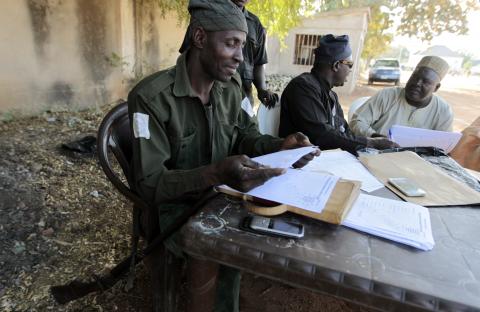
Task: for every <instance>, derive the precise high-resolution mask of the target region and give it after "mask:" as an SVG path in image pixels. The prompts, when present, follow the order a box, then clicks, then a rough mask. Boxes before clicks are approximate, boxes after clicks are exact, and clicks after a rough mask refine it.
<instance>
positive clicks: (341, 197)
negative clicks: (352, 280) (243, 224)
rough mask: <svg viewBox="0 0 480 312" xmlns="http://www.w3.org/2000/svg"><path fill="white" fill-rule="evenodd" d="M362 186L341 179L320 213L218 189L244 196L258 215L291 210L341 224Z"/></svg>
mask: <svg viewBox="0 0 480 312" xmlns="http://www.w3.org/2000/svg"><path fill="white" fill-rule="evenodd" d="M360 186H361V182H358V181H350V180H343V179H340V180H339V181H338V182H337V184H336V185H335V188H334V189H333V192H332V194H331V195H330V197H329V199H328V201H327V204H326V205H325V207H324V208H323V210H322V212H320V213H315V212H313V211H310V210H305V209H302V208H298V207H294V206H291V205H286V204H278V205H275V206H271V207H267V206H262V205H261V204H258V203H257V202H256V201H255V199H253V198H251V197H250V196H249V195H246V194H243V193H241V192H238V191H235V190H232V189H230V190H226V189H218V190H219V191H220V192H223V193H226V194H228V195H231V196H235V197H239V198H243V199H244V200H245V206H246V207H247V209H248V210H249V211H251V212H253V213H255V214H258V215H262V216H275V215H279V214H282V213H284V212H287V211H290V212H293V213H296V214H299V215H303V216H307V217H311V218H314V219H317V220H321V221H325V222H328V223H333V224H340V223H341V222H342V221H343V219H344V218H345V217H346V216H347V214H348V212H349V211H350V209H351V208H352V205H353V203H354V202H355V200H356V199H357V197H358V195H359V194H360Z"/></svg>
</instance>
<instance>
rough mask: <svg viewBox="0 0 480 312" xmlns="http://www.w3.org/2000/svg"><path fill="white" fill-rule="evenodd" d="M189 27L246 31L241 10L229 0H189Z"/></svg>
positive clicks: (245, 23)
mask: <svg viewBox="0 0 480 312" xmlns="http://www.w3.org/2000/svg"><path fill="white" fill-rule="evenodd" d="M188 11H189V12H190V15H191V19H190V28H191V29H193V28H195V27H197V26H201V27H203V29H205V30H206V31H223V30H239V31H243V32H245V33H248V27H247V21H246V19H245V14H244V13H243V12H242V10H241V9H240V8H239V7H237V6H236V5H235V4H233V3H232V1H230V0H190V2H189V4H188Z"/></svg>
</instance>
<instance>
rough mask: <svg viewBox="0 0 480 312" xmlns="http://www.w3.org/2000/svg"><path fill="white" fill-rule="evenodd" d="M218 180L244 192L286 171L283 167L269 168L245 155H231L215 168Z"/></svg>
mask: <svg viewBox="0 0 480 312" xmlns="http://www.w3.org/2000/svg"><path fill="white" fill-rule="evenodd" d="M214 171H215V173H216V174H217V176H218V181H219V182H220V183H224V184H226V185H228V186H230V187H233V188H234V189H237V190H239V191H242V192H248V191H249V190H251V189H253V188H255V187H257V186H259V185H262V184H263V183H265V182H266V181H267V180H269V179H270V178H273V177H276V176H279V175H281V174H283V173H285V172H286V170H285V169H282V168H269V167H266V166H264V165H262V164H259V163H257V162H255V161H253V160H251V159H250V158H249V157H247V156H245V155H238V156H230V157H227V158H225V159H224V160H223V161H221V162H219V163H217V164H216V165H215V168H214Z"/></svg>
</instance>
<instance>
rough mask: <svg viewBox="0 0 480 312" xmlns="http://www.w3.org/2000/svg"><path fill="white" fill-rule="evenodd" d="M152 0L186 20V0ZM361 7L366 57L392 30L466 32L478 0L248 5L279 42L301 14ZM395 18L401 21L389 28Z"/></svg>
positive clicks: (382, 47) (254, 0)
mask: <svg viewBox="0 0 480 312" xmlns="http://www.w3.org/2000/svg"><path fill="white" fill-rule="evenodd" d="M137 1H148V0H137ZM154 1H156V2H157V3H158V4H159V6H160V9H161V11H162V13H163V14H165V13H166V12H167V11H170V10H174V11H176V12H177V14H178V15H179V16H180V18H181V19H183V20H188V12H187V10H186V8H187V5H188V0H154ZM361 7H369V8H370V21H369V25H368V32H367V35H366V38H365V43H364V49H363V53H362V57H363V58H365V59H367V60H369V59H371V58H374V57H376V56H378V55H380V54H382V53H383V52H385V51H386V50H387V49H388V47H389V45H390V43H391V41H392V39H393V36H394V35H395V34H396V35H407V36H410V37H416V38H418V39H420V40H422V41H430V40H431V39H432V38H433V37H435V36H437V35H439V34H441V33H442V32H450V33H454V34H465V33H467V31H468V28H467V14H468V12H469V11H470V10H472V9H474V8H477V7H478V4H477V2H476V0H460V1H456V0H251V1H250V3H249V4H248V5H247V8H248V10H250V11H252V12H253V13H255V14H256V15H257V16H258V17H259V18H260V20H261V21H262V23H263V25H264V26H265V27H266V28H267V32H268V34H269V35H271V36H272V35H273V36H277V37H278V38H279V39H280V42H283V39H284V38H285V37H286V36H287V34H288V31H289V30H290V29H292V28H294V27H296V26H298V25H299V23H300V21H301V19H302V18H303V17H304V16H310V15H313V14H315V13H318V12H326V11H332V10H338V9H346V8H361ZM395 20H399V21H400V23H399V25H398V27H397V28H396V29H392V26H393V25H394V21H395Z"/></svg>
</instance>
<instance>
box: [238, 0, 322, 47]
mask: <svg viewBox="0 0 480 312" xmlns="http://www.w3.org/2000/svg"><path fill="white" fill-rule="evenodd" d="M315 2H316V1H315V0H252V1H250V3H249V4H248V5H247V8H248V10H249V11H252V12H253V13H254V14H255V15H257V16H258V18H259V19H260V21H261V22H262V24H263V26H264V27H265V28H266V29H267V32H268V34H269V35H273V36H276V37H278V38H279V39H280V41H281V42H282V41H283V39H284V38H285V37H286V36H287V34H288V31H289V30H290V29H292V28H294V27H295V26H298V25H299V23H300V21H301V19H302V18H303V17H304V16H309V15H312V14H314V13H315V7H314V4H315Z"/></svg>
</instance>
